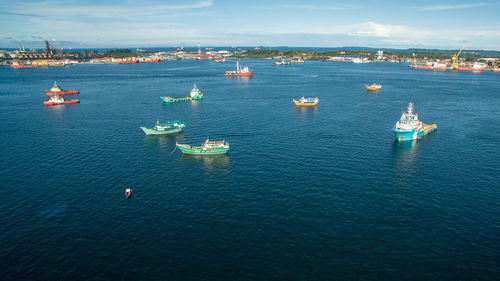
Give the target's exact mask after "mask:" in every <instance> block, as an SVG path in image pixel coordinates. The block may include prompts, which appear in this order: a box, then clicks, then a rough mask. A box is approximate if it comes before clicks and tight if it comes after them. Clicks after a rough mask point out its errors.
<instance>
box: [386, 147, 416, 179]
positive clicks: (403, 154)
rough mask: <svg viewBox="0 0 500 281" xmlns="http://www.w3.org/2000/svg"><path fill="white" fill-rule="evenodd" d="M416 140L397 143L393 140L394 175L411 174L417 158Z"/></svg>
mask: <svg viewBox="0 0 500 281" xmlns="http://www.w3.org/2000/svg"><path fill="white" fill-rule="evenodd" d="M418 146H419V143H418V140H412V141H398V140H396V139H395V140H394V143H393V150H392V151H393V154H394V158H395V160H396V165H395V169H396V171H395V172H396V173H397V175H398V176H402V177H404V176H407V175H408V174H409V173H411V172H412V171H413V170H414V169H413V165H414V163H415V160H416V158H417V155H418V154H417V150H418Z"/></svg>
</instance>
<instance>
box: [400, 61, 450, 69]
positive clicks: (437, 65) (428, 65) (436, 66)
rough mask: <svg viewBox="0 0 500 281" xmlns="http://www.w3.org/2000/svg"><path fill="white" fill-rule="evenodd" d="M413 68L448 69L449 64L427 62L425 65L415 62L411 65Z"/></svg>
mask: <svg viewBox="0 0 500 281" xmlns="http://www.w3.org/2000/svg"><path fill="white" fill-rule="evenodd" d="M409 67H410V68H411V69H425V70H447V69H448V66H447V65H446V64H444V63H436V62H433V63H426V64H424V65H419V64H414V65H409Z"/></svg>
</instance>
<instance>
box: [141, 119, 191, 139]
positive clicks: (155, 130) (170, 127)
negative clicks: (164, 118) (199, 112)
mask: <svg viewBox="0 0 500 281" xmlns="http://www.w3.org/2000/svg"><path fill="white" fill-rule="evenodd" d="M185 126H186V125H184V122H182V121H179V120H177V121H173V122H168V123H160V122H159V121H158V120H157V121H156V125H154V126H153V127H141V129H142V130H143V131H144V133H145V134H146V135H147V136H152V135H166V134H171V133H178V132H180V131H182V128H184V127H185Z"/></svg>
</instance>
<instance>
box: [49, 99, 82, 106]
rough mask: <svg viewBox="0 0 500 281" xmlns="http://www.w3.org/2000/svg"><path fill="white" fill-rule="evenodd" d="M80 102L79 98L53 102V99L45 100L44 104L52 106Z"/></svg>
mask: <svg viewBox="0 0 500 281" xmlns="http://www.w3.org/2000/svg"><path fill="white" fill-rule="evenodd" d="M76 103H80V101H79V100H67V101H64V102H53V101H44V102H43V104H45V105H46V106H52V105H67V104H76Z"/></svg>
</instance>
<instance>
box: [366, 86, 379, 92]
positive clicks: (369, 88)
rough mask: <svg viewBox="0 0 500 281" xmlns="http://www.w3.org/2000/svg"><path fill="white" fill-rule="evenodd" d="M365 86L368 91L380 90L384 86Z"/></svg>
mask: <svg viewBox="0 0 500 281" xmlns="http://www.w3.org/2000/svg"><path fill="white" fill-rule="evenodd" d="M365 88H366V90H368V91H380V90H381V89H382V87H380V88H375V87H370V86H368V85H365Z"/></svg>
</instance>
